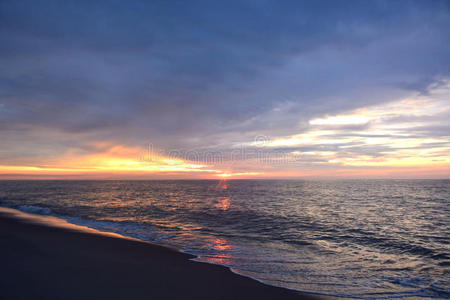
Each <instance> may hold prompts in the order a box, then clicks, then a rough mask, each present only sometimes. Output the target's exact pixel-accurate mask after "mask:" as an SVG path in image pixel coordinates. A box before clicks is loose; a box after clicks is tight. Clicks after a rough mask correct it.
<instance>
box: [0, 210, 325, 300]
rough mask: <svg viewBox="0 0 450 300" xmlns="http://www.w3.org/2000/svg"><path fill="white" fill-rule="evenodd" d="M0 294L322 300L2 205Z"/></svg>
mask: <svg viewBox="0 0 450 300" xmlns="http://www.w3.org/2000/svg"><path fill="white" fill-rule="evenodd" d="M0 249H1V250H0V266H1V270H0V298H1V299H5V300H6V299H177V300H178V299H180V300H182V299H271V300H274V299H323V297H317V296H314V295H309V294H303V293H299V292H295V291H291V290H287V289H283V288H277V287H272V286H269V285H265V284H262V283H260V282H258V281H256V280H253V279H251V278H247V277H244V276H240V275H237V274H234V273H233V272H231V271H230V270H229V269H227V268H225V267H222V266H218V265H212V264H206V263H199V262H194V261H191V260H189V259H190V258H193V256H191V255H188V254H184V253H180V252H178V251H176V250H174V249H170V248H167V247H163V246H159V245H154V244H151V243H148V242H143V241H139V240H134V239H129V238H123V237H120V236H118V235H114V234H105V233H101V232H98V231H95V230H92V229H88V228H85V227H81V226H76V225H71V224H68V223H66V222H65V221H63V220H59V219H56V218H51V217H41V216H33V215H29V214H25V213H21V212H19V211H16V210H11V209H4V208H1V209H0Z"/></svg>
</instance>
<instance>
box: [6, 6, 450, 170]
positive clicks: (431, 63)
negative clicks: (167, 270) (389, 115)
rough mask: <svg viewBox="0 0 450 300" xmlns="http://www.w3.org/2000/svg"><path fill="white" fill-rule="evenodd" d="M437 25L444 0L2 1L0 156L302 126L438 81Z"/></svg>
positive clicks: (229, 138) (192, 140)
mask: <svg viewBox="0 0 450 300" xmlns="http://www.w3.org/2000/svg"><path fill="white" fill-rule="evenodd" d="M447 28H450V8H449V5H448V2H446V1H433V2H423V1H405V2H392V1H373V2H371V3H362V2H360V1H346V2H345V3H339V2H335V1H320V2H310V1H305V2H303V1H285V2H277V1H263V2H253V1H231V2H230V1H227V2H223V3H217V2H210V1H190V2H170V3H169V2H165V1H152V2H148V1H127V2H126V3H125V2H123V1H96V2H95V3H92V2H89V1H65V2H60V1H50V0H47V1H39V2H36V1H2V2H1V3H0V65H1V66H2V67H1V68H0V104H1V106H0V130H2V139H3V140H4V143H5V144H7V146H6V147H5V148H3V150H2V152H1V157H0V159H2V160H6V161H8V160H9V159H12V158H15V159H17V160H20V156H21V155H22V157H23V158H24V159H25V158H27V159H30V160H33V157H34V159H36V160H46V159H51V158H54V157H55V156H58V155H62V154H63V153H65V152H67V151H70V150H71V149H73V148H77V149H82V150H83V151H92V152H93V153H95V152H96V151H103V150H98V149H96V148H95V147H94V148H92V147H90V145H92V144H93V143H98V142H105V143H113V144H114V143H115V144H117V145H126V146H129V147H138V146H142V145H144V144H146V143H148V142H149V141H150V142H152V143H153V144H155V145H158V146H159V147H162V148H169V149H171V148H184V149H190V148H214V149H218V150H221V151H228V149H230V148H232V147H233V145H234V144H236V143H246V142H248V141H249V140H250V141H251V140H252V139H253V138H254V137H255V136H257V135H260V134H264V135H268V136H271V137H272V138H274V139H277V138H282V137H285V136H289V135H295V134H298V133H299V132H300V133H301V132H303V133H304V134H306V133H307V132H308V131H310V126H311V124H309V121H310V120H317V119H318V118H323V117H326V116H327V115H343V113H345V112H348V111H353V110H355V109H358V108H361V107H368V106H374V105H378V104H380V105H381V104H383V103H390V102H393V101H396V100H400V99H404V98H405V97H407V96H408V95H410V94H415V93H419V94H421V95H428V94H429V93H430V91H431V90H433V89H436V88H437V87H438V86H442V85H443V82H445V80H447V78H449V77H450V74H449V70H450V68H449V67H450V53H449V52H448V51H447V48H448V47H447V46H448V33H449V30H448V29H447ZM402 117H404V116H402ZM445 124H446V123H445ZM355 125H358V126H363V125H364V124H341V125H340V126H341V128H337V127H335V131H336V132H334V133H333V134H336V135H338V134H341V133H342V132H344V134H346V132H348V131H352V130H353V131H355V130H356V128H349V127H347V128H344V126H355ZM369 125H371V122H369V123H368V125H367V124H366V125H364V126H369ZM419 126H422V128H421V130H422V133H423V134H428V135H433V134H434V130H437V131H440V132H442V130H441V129H439V128H437V127H436V125H433V126H431V125H429V126H428V125H424V124H422V125H419ZM425 126H427V127H425ZM361 129H362V128H361ZM417 130H419V129H417ZM18 135H20V136H21V137H20V138H18ZM329 139H330V140H332V139H333V138H332V137H331V136H330V137H329ZM348 139H350V138H349V137H348ZM323 147H332V145H325V146H323ZM58 153H59V154H58Z"/></svg>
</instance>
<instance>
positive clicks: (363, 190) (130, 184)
mask: <svg viewBox="0 0 450 300" xmlns="http://www.w3.org/2000/svg"><path fill="white" fill-rule="evenodd" d="M0 206H4V207H12V208H16V209H20V210H22V211H26V212H30V213H35V214H43V215H53V216H57V217H60V218H63V219H66V220H67V221H69V222H71V223H75V224H79V225H85V226H88V227H92V228H95V229H99V230H102V231H109V232H116V233H120V234H122V235H126V236H131V237H136V238H139V239H142V240H146V241H151V242H154V243H158V244H163V245H170V246H175V247H177V248H179V249H180V250H181V251H183V252H187V253H191V254H194V255H196V256H197V259H196V260H198V261H203V262H208V263H214V264H220V265H225V266H228V267H230V268H231V269H232V270H233V271H234V272H236V273H239V274H242V275H245V276H249V277H252V278H255V279H257V280H260V281H262V282H264V283H267V284H271V285H276V286H281V287H286V288H290V289H295V290H299V291H306V292H312V293H318V294H326V295H333V296H341V297H355V298H363V299H384V298H399V297H430V298H450V180H310V181H306V180H227V181H224V180H223V181H217V180H202V181H194V180H192V181H188V180H173V181H0Z"/></svg>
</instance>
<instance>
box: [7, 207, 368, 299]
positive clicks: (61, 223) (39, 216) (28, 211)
mask: <svg viewBox="0 0 450 300" xmlns="http://www.w3.org/2000/svg"><path fill="white" fill-rule="evenodd" d="M0 213H7V214H9V215H11V214H12V215H14V218H17V219H20V220H21V221H26V222H31V223H32V224H36V225H40V226H48V227H58V228H63V229H67V230H76V231H80V232H83V233H86V234H100V235H104V236H108V237H114V238H122V239H131V240H134V241H138V242H143V243H150V244H152V245H156V246H160V247H164V248H168V249H170V250H172V251H176V252H179V253H183V254H187V255H189V256H192V258H189V260H191V261H194V262H197V263H205V264H212V265H218V266H221V267H224V268H226V269H228V270H230V271H231V272H233V273H234V274H237V275H240V276H244V277H247V278H250V279H252V280H255V281H258V282H260V283H262V284H264V285H269V286H274V287H277V288H281V289H285V290H291V291H294V292H300V293H303V294H310V295H316V296H321V297H324V296H325V297H326V298H328V299H334V298H338V299H366V298H361V297H348V296H344V295H335V294H327V293H320V292H314V291H303V290H296V289H290V288H286V287H283V286H278V285H274V284H269V283H267V282H264V281H263V280H260V279H258V278H255V277H252V276H249V275H247V274H242V273H240V272H237V271H236V270H235V269H233V268H232V267H231V266H228V265H226V264H220V263H214V262H209V261H204V260H202V258H201V256H199V255H196V254H193V253H189V252H188V251H185V250H183V249H182V248H179V247H176V246H172V245H170V244H164V243H155V242H154V241H149V240H145V239H143V238H139V237H135V236H132V235H126V234H123V233H121V232H114V231H105V230H102V229H100V228H96V227H95V226H92V225H91V226H88V225H86V224H85V223H83V221H82V220H83V219H81V218H73V217H65V216H59V215H55V214H52V213H51V211H50V210H49V209H47V208H41V207H36V206H25V207H22V208H21V207H10V206H1V205H0ZM76 220H80V221H79V222H77V221H76ZM85 221H86V223H88V222H89V223H95V222H96V221H87V220H85Z"/></svg>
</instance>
